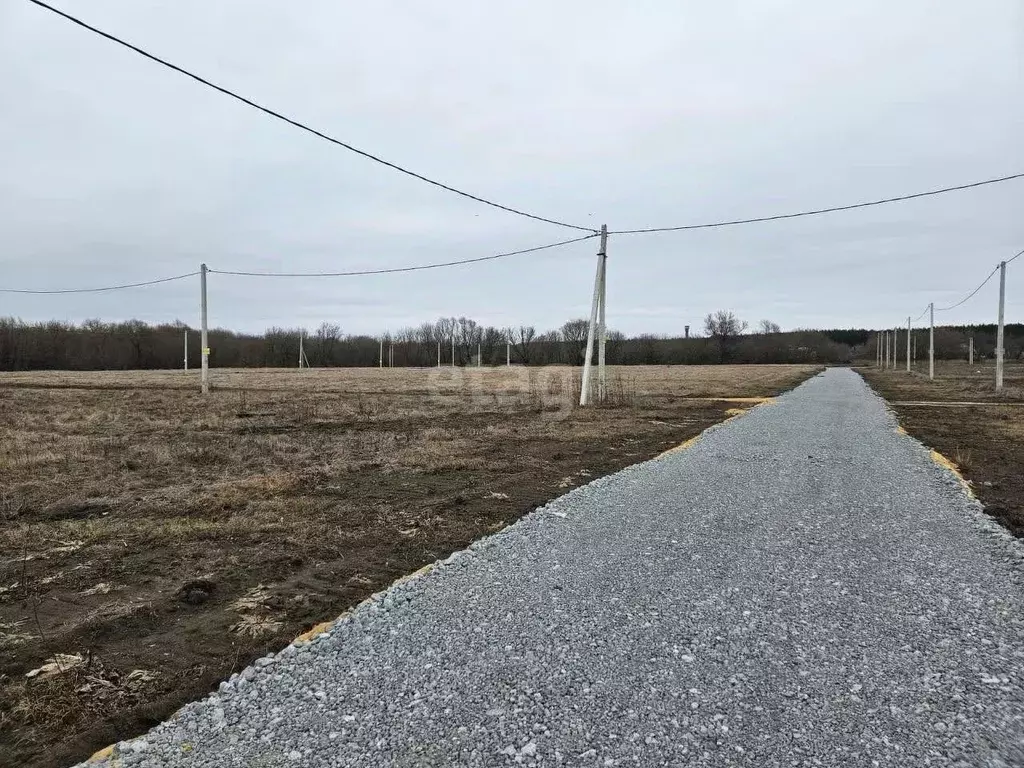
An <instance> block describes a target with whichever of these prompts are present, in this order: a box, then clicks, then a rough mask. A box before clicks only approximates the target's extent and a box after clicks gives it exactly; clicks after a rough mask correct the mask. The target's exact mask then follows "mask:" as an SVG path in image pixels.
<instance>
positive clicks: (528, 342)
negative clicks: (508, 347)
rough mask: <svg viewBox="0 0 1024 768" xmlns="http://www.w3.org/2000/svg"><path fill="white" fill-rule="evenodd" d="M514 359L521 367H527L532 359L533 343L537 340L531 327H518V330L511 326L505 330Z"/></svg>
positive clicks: (535, 331) (534, 330)
mask: <svg viewBox="0 0 1024 768" xmlns="http://www.w3.org/2000/svg"><path fill="white" fill-rule="evenodd" d="M506 333H507V334H508V339H509V341H511V342H512V348H513V349H514V350H515V351H516V357H518V358H519V362H521V363H522V364H523V365H529V364H530V359H531V358H532V357H533V342H534V339H536V338H537V329H536V328H534V327H533V326H532V325H520V326H519V328H518V329H516V328H512V327H511V326H510V327H509V328H508V329H507V330H506Z"/></svg>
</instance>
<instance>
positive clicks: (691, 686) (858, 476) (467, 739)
mask: <svg viewBox="0 0 1024 768" xmlns="http://www.w3.org/2000/svg"><path fill="white" fill-rule="evenodd" d="M1022 561H1024V549H1022V548H1021V545H1020V544H1019V543H1018V542H1017V541H1016V540H1015V539H1013V538H1012V537H1010V536H1009V535H1007V534H1006V533H1005V532H1003V530H1002V529H1001V528H1000V527H999V526H998V525H997V524H996V523H995V522H993V521H992V520H991V519H990V518H988V517H987V516H985V515H984V514H983V513H982V511H981V509H980V506H979V505H978V503H977V502H976V501H975V500H973V499H972V498H971V497H970V496H969V495H968V494H967V493H966V492H965V488H964V486H963V485H962V484H961V482H960V481H959V479H958V478H957V477H956V476H955V475H954V474H953V473H952V472H951V471H950V470H948V469H946V468H943V467H942V466H940V465H939V464H938V463H936V461H934V460H933V458H932V455H931V452H930V451H929V450H928V449H926V448H924V447H923V446H922V445H921V444H920V443H918V442H916V441H915V440H914V439H912V438H911V437H909V436H907V435H905V434H901V433H900V432H898V431H897V425H896V421H895V419H894V417H893V415H892V413H891V412H890V411H889V410H888V409H887V408H886V406H885V404H884V402H883V401H882V400H881V399H880V398H878V397H877V396H876V395H874V394H873V393H872V392H871V391H870V390H869V388H868V387H867V385H866V384H865V383H864V381H863V380H862V379H861V378H860V377H859V376H858V375H857V374H856V373H854V372H852V371H849V370H841V369H835V370H830V371H827V372H826V373H824V374H822V375H821V376H818V377H816V378H814V379H812V380H810V381H809V382H807V383H805V384H804V385H802V386H801V387H799V388H797V389H796V390H794V391H793V392H791V393H789V394H786V395H783V396H782V397H780V398H779V399H778V400H777V401H775V402H773V403H770V404H767V405H764V406H762V407H759V408H755V409H753V410H751V411H750V412H749V413H748V414H747V415H745V416H743V417H742V418H738V419H736V420H734V421H732V422H730V423H728V424H725V425H722V426H719V427H714V428H712V429H711V430H709V431H708V432H707V433H705V435H704V436H703V437H702V438H701V439H700V440H698V441H697V442H695V443H694V444H693V445H691V446H689V447H688V448H687V449H685V450H681V451H677V452H672V453H669V454H666V455H665V456H663V457H661V458H659V459H657V460H655V461H651V462H647V463H645V464H641V465H638V466H636V467H633V468H630V469H627V470H624V471H622V472H620V473H618V474H615V475H612V476H609V477H606V478H603V479H601V480H598V481H595V482H594V483H591V484H590V485H587V486H585V487H583V488H580V489H577V490H575V491H573V492H572V493H569V494H568V495H566V496H564V497H562V498H560V499H558V500H556V501H554V502H552V503H551V504H549V505H547V506H546V507H544V508H542V509H540V510H538V511H536V512H535V513H533V514H531V515H529V516H527V517H526V518H524V519H523V520H521V521H520V522H519V523H517V524H515V525H513V526H511V527H509V528H507V529H506V530H504V531H502V532H501V533H499V534H496V535H494V536H491V537H489V538H487V539H484V540H482V541H480V542H478V543H476V544H474V545H473V546H472V547H470V549H468V550H466V551H465V552H462V553H458V554H456V555H453V556H452V557H451V558H449V559H447V560H446V561H444V562H443V563H439V564H437V565H435V566H434V567H433V568H432V569H430V570H429V571H428V572H426V573H424V574H422V575H420V576H418V577H416V578H412V579H408V580H405V581H403V582H402V583H400V584H398V585H396V586H395V587H393V588H391V589H390V590H388V591H386V592H384V593H381V594H380V595H378V596H376V597H375V598H373V599H372V600H370V601H368V602H366V603H363V604H362V605H360V606H359V607H358V608H357V609H355V610H354V611H353V612H352V613H350V614H349V615H348V616H346V617H344V618H342V619H341V620H339V621H338V622H336V623H334V624H333V625H331V626H330V627H329V628H327V630H326V631H325V632H323V633H322V634H320V635H318V636H316V637H314V638H312V639H310V640H309V641H306V642H301V643H296V644H293V645H291V646H289V647H288V648H286V649H285V650H284V651H283V652H282V653H280V654H277V655H275V656H268V657H265V658H263V659H260V660H259V661H258V662H257V663H256V664H255V665H254V666H253V667H251V668H249V669H246V670H245V671H244V672H243V673H242V674H240V675H238V676H236V677H234V678H233V679H232V680H231V681H229V682H227V683H225V684H223V685H222V686H221V689H220V690H219V691H218V692H217V693H215V694H212V695H211V696H209V697H208V698H206V699H204V700H203V701H201V702H198V703H196V704H193V705H190V706H188V707H186V708H185V709H183V710H182V711H180V712H179V713H178V714H177V715H176V716H175V717H173V718H172V719H171V720H170V721H168V722H166V723H165V724H163V725H160V726H158V727H157V728H155V729H154V730H152V731H151V732H150V733H149V734H147V735H146V736H145V737H142V738H140V739H136V740H133V741H131V742H125V743H122V744H119V745H117V746H115V748H114V749H113V751H112V752H110V753H107V754H106V755H104V756H102V757H100V758H98V762H99V763H106V764H111V765H112V764H117V765H119V766H125V768H128V767H129V766H138V767H140V768H142V767H152V768H156V767H157V766H161V767H162V768H170V767H172V766H222V767H224V768H229V767H231V766H238V767H239V768H241V767H242V766H245V767H246V768H250V767H251V766H311V767H312V766H384V765H390V766H441V765H465V766H501V765H506V764H507V765H511V766H514V765H534V766H540V765H544V766H556V765H580V766H625V765H642V766H657V765H717V766H727V765H728V766H757V767H758V768H761V767H762V766H775V765H786V766H791V765H794V766H873V765H875V766H901V767H903V766H924V765H927V766H1005V765H1021V764H1024V688H1022V681H1024V581H1022Z"/></svg>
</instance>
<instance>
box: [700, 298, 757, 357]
mask: <svg viewBox="0 0 1024 768" xmlns="http://www.w3.org/2000/svg"><path fill="white" fill-rule="evenodd" d="M745 330H747V324H746V323H745V322H744V321H742V320H740V319H739V318H738V317H736V315H735V313H733V312H730V311H728V310H725V309H720V310H718V311H717V312H711V313H709V314H708V316H707V317H705V318H704V332H705V333H706V334H707V335H708V336H710V337H711V339H712V340H713V341H714V342H715V344H716V346H717V347H718V360H719V362H722V363H728V362H730V361H731V360H732V357H733V350H734V348H735V346H736V340H737V339H738V338H739V336H740V334H742V333H743V332H744V331H745Z"/></svg>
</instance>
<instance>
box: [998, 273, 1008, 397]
mask: <svg viewBox="0 0 1024 768" xmlns="http://www.w3.org/2000/svg"><path fill="white" fill-rule="evenodd" d="M1005 309H1006V262H1005V261H1001V262H999V326H998V327H997V328H996V389H997V390H998V389H1002V388H1003V362H1004V360H1005V359H1006V350H1005V349H1004V348H1003V341H1004V333H1003V330H1004V328H1003V314H1004V310H1005Z"/></svg>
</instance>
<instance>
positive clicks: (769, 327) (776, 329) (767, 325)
mask: <svg viewBox="0 0 1024 768" xmlns="http://www.w3.org/2000/svg"><path fill="white" fill-rule="evenodd" d="M757 330H758V333H763V334H765V335H766V336H767V335H770V334H773V333H782V328H781V327H780V326H779V324H778V323H773V322H772V321H771V320H762V321H761V322H760V323H758V324H757Z"/></svg>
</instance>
